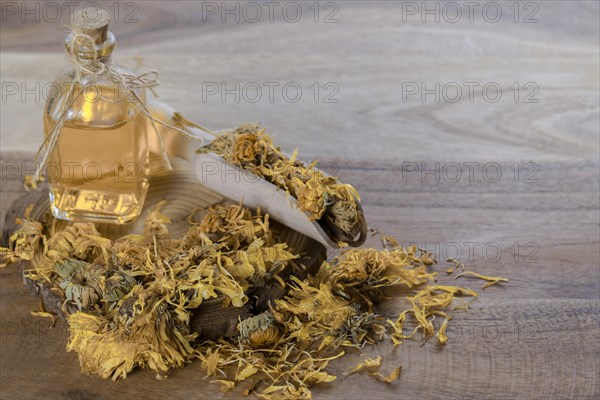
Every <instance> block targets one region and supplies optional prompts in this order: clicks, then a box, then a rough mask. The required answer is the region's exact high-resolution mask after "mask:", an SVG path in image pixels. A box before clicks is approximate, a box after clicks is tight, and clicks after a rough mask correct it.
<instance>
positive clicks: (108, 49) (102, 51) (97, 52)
mask: <svg viewBox="0 0 600 400" xmlns="http://www.w3.org/2000/svg"><path fill="white" fill-rule="evenodd" d="M116 45H117V42H116V40H115V36H114V35H113V34H112V32H108V34H107V35H106V40H104V41H103V42H101V43H99V44H96V43H94V41H93V40H91V38H90V37H89V36H84V35H81V34H76V33H73V32H71V33H70V34H69V35H68V36H67V38H66V40H65V49H66V51H67V54H68V55H69V56H70V58H71V59H72V61H73V62H74V63H80V64H82V65H84V66H85V65H93V64H95V63H104V64H106V63H110V62H111V61H112V52H113V50H114V49H115V47H116Z"/></svg>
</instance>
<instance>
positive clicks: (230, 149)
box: [198, 124, 362, 242]
mask: <svg viewBox="0 0 600 400" xmlns="http://www.w3.org/2000/svg"><path fill="white" fill-rule="evenodd" d="M198 151H199V152H207V151H213V152H215V153H216V154H218V155H220V156H221V157H223V158H224V159H225V160H226V161H228V162H230V163H232V164H234V165H237V166H240V167H242V168H244V169H246V170H248V171H250V172H252V173H254V174H255V175H257V176H259V177H261V178H264V179H266V180H267V181H269V182H271V183H273V184H274V185H276V186H277V187H279V188H280V189H282V190H285V191H287V192H288V193H290V195H292V196H293V197H294V198H296V199H297V200H298V207H299V208H300V209H301V210H303V211H305V212H306V213H307V214H308V216H309V218H310V219H311V220H315V221H316V220H319V221H322V222H324V223H325V224H326V226H328V227H329V228H330V230H331V234H332V235H333V236H334V239H335V240H336V241H340V242H352V241H353V240H354V238H355V236H356V235H357V233H358V231H359V230H360V229H361V227H360V224H361V223H362V220H361V218H362V217H361V213H362V211H361V210H360V207H359V205H358V203H357V202H358V201H359V200H360V197H359V195H358V192H357V191H356V190H355V189H354V188H353V187H352V186H350V185H348V184H343V183H341V182H339V180H338V179H337V178H335V177H332V176H328V175H325V174H324V173H323V172H321V171H319V170H318V169H316V165H317V162H316V161H314V162H312V163H310V164H308V165H306V164H304V163H303V162H300V161H298V160H297V159H296V152H294V155H293V156H292V157H288V156H287V155H285V154H284V153H283V152H282V151H281V150H280V149H279V148H278V147H275V145H274V144H273V141H272V139H271V137H270V136H269V135H267V134H266V130H265V129H264V128H262V127H260V126H259V125H257V124H245V125H241V126H240V127H238V128H236V129H234V130H232V131H228V132H224V133H222V134H221V135H219V136H217V137H216V138H215V139H214V140H213V141H212V142H211V143H210V144H209V145H208V146H205V147H202V148H200V149H199V150H198Z"/></svg>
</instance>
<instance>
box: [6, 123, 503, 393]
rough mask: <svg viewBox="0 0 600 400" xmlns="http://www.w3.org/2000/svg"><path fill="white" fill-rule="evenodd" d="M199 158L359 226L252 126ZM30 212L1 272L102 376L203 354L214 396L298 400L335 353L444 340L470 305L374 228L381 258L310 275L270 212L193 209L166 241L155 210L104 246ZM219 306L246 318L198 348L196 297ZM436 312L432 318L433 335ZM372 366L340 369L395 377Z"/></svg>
mask: <svg viewBox="0 0 600 400" xmlns="http://www.w3.org/2000/svg"><path fill="white" fill-rule="evenodd" d="M200 151H214V152H216V153H217V154H218V155H220V156H222V157H223V158H224V159H225V160H226V161H228V162H230V163H232V164H234V165H237V166H239V167H241V168H245V169H247V170H249V171H251V172H253V173H254V174H256V175H258V176H260V177H263V178H265V179H266V180H268V181H270V182H271V183H273V184H274V185H276V186H277V187H279V188H281V189H283V190H286V191H287V192H289V193H290V194H291V195H292V196H294V197H295V198H296V199H297V200H298V205H299V207H300V208H301V209H302V210H304V211H305V212H306V213H307V215H308V216H309V218H311V220H314V221H319V222H320V223H325V224H329V225H330V227H332V229H331V231H332V232H333V233H334V236H337V237H338V238H342V239H346V241H349V242H350V241H352V239H353V238H354V237H355V236H356V232H357V228H358V226H359V225H361V224H364V220H361V219H362V211H361V210H360V205H359V203H358V198H359V197H358V193H357V192H356V191H355V189H354V188H353V187H352V186H350V185H346V184H342V183H340V182H339V181H338V180H337V178H335V177H330V176H327V175H325V174H323V173H321V172H320V171H318V170H317V169H315V168H314V166H315V165H314V163H312V164H309V165H305V164H304V163H302V162H300V161H298V160H296V153H294V155H293V156H292V157H287V156H286V155H285V154H283V153H282V152H281V151H280V150H279V148H276V147H275V146H274V145H273V143H272V140H271V139H270V137H269V136H267V135H266V134H265V131H264V129H261V128H260V127H259V126H258V125H252V124H248V125H243V126H241V127H239V128H237V129H235V130H233V131H229V132H225V133H223V134H221V135H220V136H218V137H217V138H216V139H215V140H214V141H213V142H212V143H211V144H210V145H209V146H207V147H204V148H202V149H201V150H200ZM30 212H31V209H29V210H28V212H26V213H25V214H26V215H25V216H24V218H23V219H22V220H21V221H20V227H19V228H18V229H17V230H16V231H15V232H14V234H13V235H12V236H11V237H10V239H9V243H8V247H7V248H2V249H1V255H2V257H3V259H4V264H2V265H0V266H6V265H7V264H8V263H11V262H15V261H18V260H27V261H31V266H32V268H31V269H30V270H28V271H26V274H27V277H28V278H29V279H31V280H32V281H34V282H37V283H38V284H40V285H42V286H44V287H47V288H50V290H51V291H52V292H53V293H54V294H55V295H57V296H58V298H59V299H60V301H61V304H62V311H63V313H64V315H66V319H67V323H68V325H69V332H70V337H69V341H68V344H67V350H68V351H71V350H74V351H75V352H77V354H78V355H79V360H80V363H81V367H82V370H83V371H85V372H88V373H91V374H95V375H98V376H100V377H102V378H112V379H114V380H116V379H119V378H125V377H126V376H127V374H128V373H130V372H131V371H132V370H133V369H134V368H135V367H137V366H140V367H146V368H149V369H151V370H153V371H155V372H156V373H157V378H165V377H166V376H167V372H168V371H169V370H170V369H172V368H178V367H182V366H184V365H185V364H186V363H188V362H190V361H192V360H194V359H200V360H201V361H200V362H201V365H202V367H203V368H204V369H205V370H206V373H207V376H209V377H214V381H215V382H218V383H219V384H220V385H221V388H222V390H223V391H228V390H230V389H232V388H234V387H236V386H237V385H238V384H240V386H241V382H244V385H243V386H244V388H245V389H244V391H243V393H244V394H245V395H248V394H250V393H254V394H256V395H257V396H259V397H260V398H264V399H280V398H305V399H309V398H311V391H310V387H311V386H313V385H314V384H317V383H323V382H331V381H333V380H335V379H336V376H334V375H331V374H330V373H328V372H327V366H328V364H329V363H330V362H331V361H332V360H335V359H337V358H340V357H342V356H343V355H344V354H345V350H343V349H344V348H348V347H353V348H362V347H363V346H365V345H367V344H373V343H376V342H377V341H380V340H383V339H384V338H385V337H386V336H388V337H389V338H390V339H391V340H392V341H393V343H394V345H399V344H401V343H402V342H403V341H404V340H406V339H410V338H412V337H414V336H415V335H416V334H417V333H419V332H420V333H421V334H422V340H428V339H430V338H435V340H436V341H437V342H438V343H439V344H440V345H443V344H445V343H446V342H447V341H448V336H447V335H446V329H447V326H448V321H450V320H451V318H452V316H451V315H450V313H451V312H452V311H454V310H457V309H461V308H462V309H466V308H467V305H468V302H469V301H471V300H473V299H474V298H475V297H477V292H475V291H473V290H470V289H467V288H463V287H459V286H444V285H438V284H436V276H437V275H438V273H437V272H434V271H432V270H431V269H432V268H433V265H434V264H435V263H436V260H435V259H434V258H433V256H432V254H430V253H428V252H426V251H422V250H420V249H418V248H417V247H415V246H406V247H404V246H400V245H398V243H397V241H396V240H395V239H393V238H392V237H389V236H387V235H383V234H380V235H381V239H382V243H383V249H382V250H378V249H374V248H353V249H351V248H345V249H344V250H342V252H341V253H340V254H339V255H338V256H337V257H335V258H333V259H331V260H327V261H325V262H323V263H322V265H320V267H319V268H317V270H316V271H312V270H309V268H308V267H307V266H306V265H304V263H303V261H302V260H303V257H306V256H307V255H306V254H295V253H294V251H293V250H291V249H290V248H288V246H287V244H286V243H283V242H281V241H280V240H279V239H278V237H277V235H276V234H275V233H274V232H275V230H273V229H272V227H271V225H272V224H271V221H269V215H268V214H262V213H261V212H260V210H249V209H247V208H245V207H243V206H241V205H238V204H224V203H220V204H215V205H213V206H212V207H209V208H208V209H206V210H203V213H204V214H203V216H202V218H201V219H200V221H198V222H196V221H195V220H194V219H193V218H190V219H189V227H188V230H187V232H186V233H185V234H184V235H182V236H181V237H178V238H175V237H172V236H171V234H170V233H169V224H170V221H169V218H168V217H167V216H166V215H164V214H162V213H161V207H160V205H159V207H157V208H156V209H154V210H153V211H152V212H151V213H150V214H149V215H148V217H147V218H146V220H145V225H144V231H143V233H142V234H140V235H133V234H131V235H127V236H124V237H121V238H119V239H118V240H114V241H113V240H110V239H109V238H107V237H103V236H102V235H101V234H100V233H99V232H98V231H97V230H96V227H95V225H94V224H92V223H87V222H75V223H72V224H71V225H70V226H68V227H66V228H64V229H62V230H59V231H54V230H53V229H50V228H48V227H44V226H43V225H42V223H40V222H38V221H35V220H33V219H31V218H29V215H30ZM340 241H344V240H340ZM448 261H451V262H453V263H454V264H455V266H454V267H455V268H454V269H456V268H460V267H462V269H463V272H462V274H459V275H457V277H459V276H465V275H466V276H471V277H475V278H479V279H484V280H486V281H487V283H486V284H485V285H484V288H486V287H489V286H491V285H494V284H496V283H498V282H506V281H507V279H506V278H502V277H489V276H484V275H479V274H476V273H474V272H470V271H464V266H463V265H462V264H461V263H460V262H458V261H456V260H448ZM453 271H454V270H453V269H448V270H447V271H446V272H447V273H449V274H450V273H453ZM265 282H271V284H276V285H279V287H280V288H283V289H285V291H284V293H285V294H284V295H283V297H281V296H280V297H277V298H274V299H273V300H272V301H271V302H270V303H269V304H268V306H267V307H266V308H265V307H260V308H259V307H253V305H252V302H253V299H252V293H254V290H256V289H257V288H259V287H263V286H265ZM389 287H397V288H403V289H404V290H405V291H407V293H408V295H405V296H404V297H403V299H404V300H405V303H406V304H407V307H406V308H405V309H404V310H403V311H402V312H401V313H400V315H398V316H395V317H394V318H386V317H384V316H382V315H380V314H379V313H378V310H377V304H378V303H379V302H380V301H382V300H383V299H384V289H385V288H389ZM217 298H218V299H222V304H223V306H225V307H233V308H239V309H241V308H244V309H245V310H249V313H248V312H246V314H244V315H250V316H249V317H245V318H244V319H241V318H240V319H239V322H238V324H237V334H236V335H235V336H232V337H226V336H223V337H222V338H221V339H218V340H205V339H202V338H201V337H200V336H199V333H198V332H194V331H193V330H192V329H191V326H192V325H191V324H190V320H191V319H192V318H194V311H195V310H197V309H198V307H199V306H201V305H202V304H203V302H207V301H212V300H213V299H217ZM33 314H34V315H38V316H43V317H51V318H52V319H54V316H53V315H51V314H49V313H47V312H45V311H40V312H34V313H33ZM240 315H242V314H240ZM436 318H441V319H442V323H441V324H437V325H438V327H436V326H435V325H434V324H433V321H434V319H436ZM408 325H410V327H408ZM411 328H412V329H411ZM381 361H382V358H381V357H377V358H375V359H366V360H364V361H363V362H361V363H359V364H358V365H357V366H356V367H355V368H353V369H352V370H350V371H348V372H347V373H346V374H345V375H349V374H353V373H355V372H358V371H360V370H363V369H366V370H370V373H369V374H370V375H371V376H373V377H375V378H376V379H379V380H381V381H383V382H388V383H390V382H393V381H394V380H396V379H398V377H399V376H400V372H401V369H400V367H399V366H398V367H397V368H396V369H394V370H392V371H391V372H390V373H389V374H388V375H385V374H382V373H380V372H378V371H376V369H377V368H378V367H379V366H380V365H381Z"/></svg>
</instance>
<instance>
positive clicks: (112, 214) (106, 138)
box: [44, 37, 148, 224]
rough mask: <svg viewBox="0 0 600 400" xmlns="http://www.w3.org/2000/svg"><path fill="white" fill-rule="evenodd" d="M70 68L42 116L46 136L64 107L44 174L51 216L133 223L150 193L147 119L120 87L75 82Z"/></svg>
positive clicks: (58, 82) (74, 76) (96, 80)
mask: <svg viewBox="0 0 600 400" xmlns="http://www.w3.org/2000/svg"><path fill="white" fill-rule="evenodd" d="M113 38H114V37H113ZM111 49H112V48H111ZM74 68H76V67H73V66H71V67H68V68H67V69H66V70H65V72H63V73H62V74H61V75H59V77H58V78H57V79H56V81H55V82H56V83H57V85H55V88H54V89H57V88H58V87H60V88H61V89H60V90H54V91H53V93H51V94H50V96H49V98H48V100H47V103H46V107H45V112H44V130H45V134H46V136H48V135H49V134H50V132H51V131H52V129H53V128H54V126H55V125H56V124H57V122H58V120H59V119H60V116H61V112H60V111H61V110H64V109H65V102H66V104H67V106H66V107H67V108H68V111H67V113H66V114H65V116H64V117H63V121H64V123H63V126H62V128H61V130H60V135H59V136H58V141H57V143H56V146H55V147H54V150H53V151H52V153H51V155H50V158H49V160H50V161H49V163H48V165H47V172H46V176H47V178H48V181H49V186H50V203H51V206H52V212H53V214H54V216H55V217H57V218H60V219H66V220H85V221H92V222H108V223H119V224H122V223H127V222H131V221H133V220H134V219H136V218H137V217H138V216H139V215H140V212H141V209H142V206H143V204H144V199H145V196H146V193H147V191H148V145H147V142H146V121H145V118H144V117H143V115H141V114H140V113H139V112H138V111H137V109H136V107H134V106H133V104H132V96H131V95H129V94H128V93H127V92H126V91H124V90H123V89H122V88H120V87H118V86H116V85H115V84H114V83H113V82H110V81H105V80H102V79H100V80H98V79H97V77H92V81H84V82H82V81H81V80H79V81H78V80H77V77H76V75H75V73H74ZM71 89H72V90H71ZM138 96H139V97H140V98H142V99H143V93H141V92H138Z"/></svg>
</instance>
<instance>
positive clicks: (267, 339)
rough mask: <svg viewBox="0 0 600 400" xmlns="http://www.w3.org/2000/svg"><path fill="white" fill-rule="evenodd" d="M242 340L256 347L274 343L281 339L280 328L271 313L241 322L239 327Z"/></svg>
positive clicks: (266, 312) (264, 313)
mask: <svg viewBox="0 0 600 400" xmlns="http://www.w3.org/2000/svg"><path fill="white" fill-rule="evenodd" d="M237 328H238V330H239V331H240V337H241V338H242V340H248V341H249V342H250V343H251V344H253V345H255V346H260V345H263V344H267V343H272V342H274V341H276V340H277V339H279V328H278V327H277V326H276V325H275V319H274V318H273V315H272V314H271V312H269V311H265V312H263V313H261V314H259V315H257V316H255V317H251V318H247V319H245V320H243V321H241V322H240V323H239V324H238V326H237Z"/></svg>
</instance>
